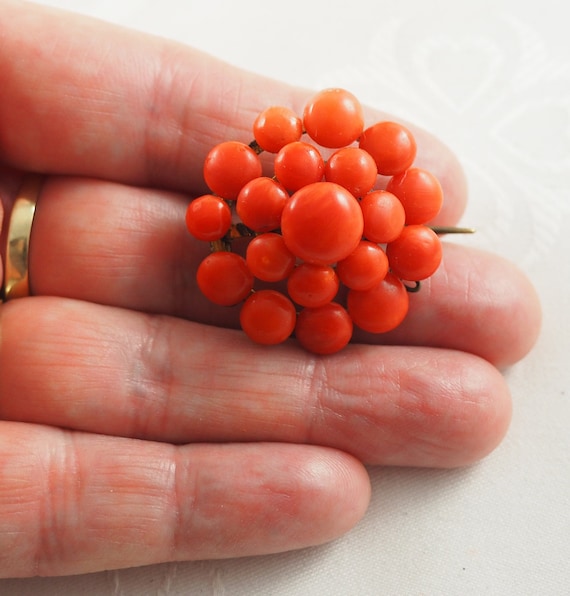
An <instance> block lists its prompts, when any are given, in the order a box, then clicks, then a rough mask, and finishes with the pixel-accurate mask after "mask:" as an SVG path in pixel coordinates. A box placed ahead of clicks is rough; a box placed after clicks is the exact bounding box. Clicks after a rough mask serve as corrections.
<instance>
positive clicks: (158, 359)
mask: <svg viewBox="0 0 570 596" xmlns="http://www.w3.org/2000/svg"><path fill="white" fill-rule="evenodd" d="M0 313H1V320H0V324H1V328H2V339H1V344H0V395H1V396H2V400H1V402H0V418H1V419H4V420H18V421H28V422H35V423H41V424H49V425H53V426H59V427H67V428H73V429H78V430H84V431H90V432H94V433H102V434H110V435H123V436H129V437H137V438H141V439H152V440H160V441H167V442H175V443H188V442H204V441H215V442H220V441H222V442H225V441H278V442H294V443H314V444H319V445H325V446H330V447H334V448H337V449H341V450H343V451H347V452H349V453H351V454H353V455H355V456H356V457H358V458H359V459H361V460H362V461H364V462H366V463H370V464H391V465H407V466H437V467H449V466H458V465H464V464H467V463H471V462H473V461H475V460H477V459H480V458H481V457H483V456H484V455H486V454H487V453H488V452H489V451H491V450H492V449H493V448H494V447H495V446H496V445H497V444H498V442H499V441H500V439H501V438H502V437H503V435H504V433H505V431H506V429H507V426H508V423H509V418H510V397H509V392H508V389H507V386H506V384H505V382H504V380H503V378H502V377H501V375H500V374H499V373H498V372H497V370H496V369H495V368H494V367H493V366H491V365H490V364H488V363H487V362H485V361H483V360H481V359H479V358H477V357H475V356H471V355H469V354H466V353H463V352H456V351H448V350H439V349H430V348H419V347H418V348H404V347H399V348H394V347H390V348H388V347H373V346H350V347H348V348H347V349H346V350H345V351H343V352H342V353H339V354H337V355H335V356H333V357H328V358H319V357H311V356H310V355H308V354H306V353H305V352H303V351H302V350H301V349H299V348H298V347H297V346H296V345H295V343H294V342H290V343H289V344H285V345H283V346H279V347H276V348H275V349H274V350H273V351H272V352H271V357H270V358H268V352H267V348H265V347H261V346H257V345H254V344H252V343H251V342H250V341H249V340H248V339H247V338H246V337H245V336H244V335H243V334H242V333H240V332H236V331H231V330H225V329H218V328H212V327H206V326H203V325H199V324H196V323H190V322H186V321H180V320H177V319H173V318H168V317H156V316H154V317H153V316H149V315H142V314H139V313H134V312H128V311H124V310H122V309H115V308H111V307H103V306H97V305H93V304H88V303H82V302H77V301H70V300H63V299H55V298H41V297H34V298H28V299H22V300H17V301H13V302H9V303H7V304H5V305H4V306H3V307H2V310H1V311H0Z"/></svg>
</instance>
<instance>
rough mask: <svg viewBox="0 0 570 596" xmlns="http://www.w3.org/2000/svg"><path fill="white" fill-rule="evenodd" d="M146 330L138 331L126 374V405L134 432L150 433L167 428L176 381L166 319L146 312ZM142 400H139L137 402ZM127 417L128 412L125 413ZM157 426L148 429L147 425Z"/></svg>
mask: <svg viewBox="0 0 570 596" xmlns="http://www.w3.org/2000/svg"><path fill="white" fill-rule="evenodd" d="M145 325H146V330H145V332H144V333H140V334H139V336H138V338H139V340H138V342H137V347H136V352H137V354H136V355H135V357H131V359H130V360H131V363H132V366H131V371H130V372H129V374H128V375H127V378H128V391H129V395H128V397H127V400H126V401H127V403H130V404H131V405H130V406H127V409H128V410H129V411H130V412H132V414H131V432H132V433H133V435H134V436H152V435H155V434H158V435H159V434H160V433H161V432H164V430H166V429H167V428H169V426H170V424H169V422H170V418H171V409H172V408H171V404H172V402H173V399H174V397H173V393H172V392H173V390H174V388H175V387H176V385H177V382H176V375H175V373H174V370H173V368H172V362H173V358H172V354H171V353H170V345H171V342H170V341H169V337H170V327H171V325H170V321H168V320H167V319H166V317H162V316H154V317H151V316H146V317H145ZM141 402H142V403H141ZM127 419H128V416H127ZM153 428H154V429H157V430H154V431H150V429H153Z"/></svg>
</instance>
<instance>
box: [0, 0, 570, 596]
mask: <svg viewBox="0 0 570 596" xmlns="http://www.w3.org/2000/svg"><path fill="white" fill-rule="evenodd" d="M45 3H46V4H52V5H56V6H60V7H63V8H68V9H73V10H76V11H80V12H84V13H87V14H92V15H95V16H98V17H102V18H105V19H107V20H112V21H115V22H118V23H122V24H126V25H129V26H131V27H135V28H138V29H142V30H146V31H149V32H153V33H158V34H160V35H164V36H168V37H171V38H176V39H178V40H180V41H183V42H186V43H188V44H191V45H194V46H197V47H199V48H202V49H204V50H206V51H209V52H210V53H212V54H215V55H217V56H219V57H221V58H223V59H226V60H227V61H229V62H232V63H234V64H236V65H239V66H242V67H245V68H247V69H250V70H254V71H257V72H260V73H262V74H267V75H271V76H273V77H275V78H279V79H283V80H286V81H288V82H291V83H295V84H301V85H305V86H308V87H312V88H314V89H319V88H322V87H324V86H331V85H335V86H344V87H346V88H348V89H350V90H351V91H353V92H354V93H355V94H356V95H357V96H358V97H359V98H360V99H361V100H362V101H363V102H366V103H370V104H373V105H375V106H377V107H379V108H383V109H387V110H391V111H393V112H395V113H397V114H398V115H400V116H402V117H405V118H408V119H410V120H413V121H415V122H416V123H418V124H420V125H423V126H424V127H427V128H428V129H430V130H432V131H433V132H435V133H437V134H438V135H439V136H440V137H442V138H443V139H444V140H445V141H446V142H447V143H448V144H450V145H451V146H452V147H453V149H454V150H455V151H456V152H457V153H458V154H459V156H460V157H461V159H462V161H463V163H464V165H465V168H466V171H467V173H468V177H469V183H470V189H471V204H470V206H469V208H468V211H467V213H466V215H465V217H464V222H465V223H466V224H469V225H473V226H475V227H476V228H477V229H478V234H477V236H476V238H470V239H469V242H470V243H474V244H476V245H480V246H483V247H486V248H490V249H492V250H494V251H496V252H498V253H500V254H502V255H505V256H507V257H509V258H511V259H513V260H514V261H516V262H517V263H518V264H519V265H520V267H521V268H522V269H523V270H524V271H525V272H526V273H527V274H528V275H529V276H530V277H531V278H532V279H533V280H534V282H535V284H536V285H537V287H538V290H539V292H540V296H541V299H542V303H543V308H544V328H543V332H542V335H541V338H540V341H539V343H538V345H537V347H536V349H535V350H534V351H533V352H532V353H531V354H530V355H529V356H528V357H527V358H526V359H525V360H524V361H523V362H521V363H520V364H518V365H516V366H515V367H513V368H512V369H511V370H509V371H508V372H507V378H508V381H509V384H510V387H511V389H512V393H513V398H514V404H515V410H514V419H513V424H512V427H511V429H510V432H509V434H508V437H507V439H506V440H505V442H504V443H503V444H502V445H501V447H500V448H499V449H498V450H497V451H496V452H495V453H494V454H493V455H491V456H490V457H489V458H488V459H486V460H485V461H484V462H482V463H481V464H479V465H477V466H475V467H473V468H471V469H468V470H459V471H433V470H415V469H371V470H370V474H371V478H372V484H373V490H374V493H373V498H372V504H371V507H370V510H369V512H368V514H367V516H366V518H365V519H364V520H363V522H362V523H361V524H360V525H359V526H358V527H357V528H356V529H355V530H354V531H353V532H351V533H350V534H349V535H348V536H346V537H345V538H343V539H340V540H338V541H336V542H334V543H332V544H330V545H327V546H323V547H320V548H315V549H311V550H306V551H302V552H295V553H287V554H284V555H276V556H270V557H262V558H248V559H239V560H228V561H215V562H199V563H180V564H171V565H159V566H154V567H148V568H143V569H132V570H123V571H117V572H104V573H98V574H93V575H90V576H79V577H69V578H56V579H29V580H4V581H0V594H6V595H10V596H11V595H15V596H20V595H21V596H23V595H28V594H34V595H35V594H42V595H48V596H49V595H56V594H57V595H61V594H82V595H85V596H90V595H97V596H100V595H117V596H118V595H121V596H130V595H143V596H145V595H154V594H156V595H161V596H162V595H182V594H184V595H186V594H188V595H194V594H196V595H198V594H200V595H209V594H213V595H228V596H230V595H232V596H233V595H244V596H255V595H259V596H267V595H274V596H278V595H283V596H290V595H317V594H318V595H352V594H354V595H418V596H419V595H439V594H451V595H455V594H458V595H459V594H461V595H479V594H486V595H488V596H491V595H510V594H513V595H515V594H516V595H517V596H521V595H541V596H542V595H564V594H570V432H569V426H570V383H569V381H570V373H569V370H570V366H569V365H568V354H569V352H570V314H569V309H568V302H569V300H568V296H569V294H570V271H569V270H570V266H569V263H568V261H569V257H570V233H569V232H568V219H569V217H570V38H569V36H568V33H567V29H568V26H567V25H568V15H567V14H565V12H566V11H567V10H568V9H567V6H568V5H567V3H565V2H564V1H563V0H560V1H558V0H543V1H542V2H531V1H529V0H503V1H501V0H493V1H487V0H485V1H478V2H472V3H467V2H457V1H455V0H439V1H435V0H434V1H432V2H426V1H423V0H399V1H398V2H394V1H392V0H391V1H388V0H370V1H367V0H351V1H350V2H349V1H347V0H320V1H312V2H310V1H307V0H283V1H281V2H272V1H270V0H240V1H230V0H207V1H204V0H201V1H197V0H186V1H184V0H161V1H160V2H153V1H151V0H122V1H121V0H119V1H118V0H113V1H111V0H47V1H46V2H45ZM459 241H461V240H459Z"/></svg>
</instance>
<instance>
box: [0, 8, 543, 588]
mask: <svg viewBox="0 0 570 596" xmlns="http://www.w3.org/2000/svg"><path fill="white" fill-rule="evenodd" d="M0 14H1V16H0V26H1V27H2V31H3V35H2V38H1V46H0V47H1V51H0V80H1V81H2V89H1V92H0V162H1V164H2V167H1V170H0V196H1V197H2V203H3V205H4V208H5V209H6V213H9V212H10V206H11V203H12V202H13V200H14V197H15V195H16V192H17V190H18V187H19V185H20V183H21V182H22V180H23V179H24V176H25V172H41V173H44V174H46V180H45V183H44V185H43V188H42V191H41V195H40V198H39V201H38V205H37V211H36V216H35V220H34V227H33V233H32V238H31V245H30V259H29V260H30V279H31V287H32V290H33V294H34V295H33V296H32V297H28V298H22V299H17V300H13V301H10V302H8V303H6V304H4V305H2V306H1V308H0V317H1V319H0V324H1V334H0V419H1V422H0V462H1V463H0V474H1V480H0V575H3V576H11V577H15V576H29V575H36V574H41V575H62V574H71V573H85V572H92V571H97V570H102V569H108V568H119V567H127V566H137V565H146V564H151V563H157V562H163V561H171V560H184V559H198V558H214V557H231V556H243V555H251V554H259V553H270V552H276V551H280V550H287V549H293V548H299V547H304V546H309V545H313V544H317V543H321V542H323V541H327V540H330V539H332V538H334V537H336V536H338V535H340V534H342V533H344V532H346V531H347V530H348V529H349V528H351V527H352V526H353V525H354V524H355V523H356V522H357V521H358V520H359V519H360V518H361V516H362V515H363V513H364V511H365V510H366V506H367V503H368V499H369V491H370V488H369V482H368V477H367V474H366V471H365V468H364V467H363V464H373V465H403V466H436V467H451V466H460V465H466V464H469V463H471V462H474V461H476V460H478V459H479V458H481V457H483V456H484V455H486V454H487V453H488V452H489V451H491V450H492V449H493V448H494V447H495V446H496V445H497V444H498V443H499V441H500V440H501V438H502V437H503V435H504V433H505V431H506V428H507V426H508V422H509V418H510V408H511V406H510V398H509V393H508V389H507V386H506V384H505V382H504V380H503V378H502V376H501V375H500V373H499V371H498V368H497V367H504V366H507V365H509V364H511V363H513V362H516V361H517V360H518V359H520V358H521V357H522V356H524V354H525V353H526V352H527V351H528V350H529V349H530V348H531V346H532V344H533V343H534V340H535V338H536V336H537V333H538V328H539V324H540V313H539V306H538V302H537V298H536V295H535V293H534V290H533V289H532V287H531V286H530V284H529V282H528V281H527V280H526V278H524V276H522V274H521V273H519V272H518V271H517V270H516V269H515V268H514V266H513V265H511V264H510V263H508V262H505V261H504V260H502V259H500V258H498V257H496V256H494V255H491V254H488V253H485V252H481V251H479V250H475V249H473V248H467V247H464V246H458V245H453V244H448V245H446V247H445V258H444V264H443V266H442V268H441V270H440V271H439V272H438V273H437V274H436V275H435V276H434V278H433V279H432V280H431V281H430V282H426V283H425V284H423V287H422V291H421V292H420V293H419V294H417V295H415V296H414V307H413V309H412V312H411V313H410V315H409V317H408V319H407V322H406V323H405V324H404V325H403V326H402V327H401V328H399V329H398V330H397V331H395V332H393V333H391V334H387V335H386V336H381V337H376V338H373V337H370V336H365V335H364V334H363V335H360V336H358V337H357V338H356V339H357V340H358V341H360V342H362V343H356V342H355V343H354V344H353V345H351V346H349V347H347V348H346V349H345V350H344V351H343V352H341V353H339V354H337V355H335V356H332V357H326V358H319V357H315V356H312V355H310V354H308V353H306V352H304V351H302V350H301V349H300V348H299V347H298V346H297V345H296V344H295V343H294V342H291V343H287V344H284V345H282V346H279V347H275V348H272V349H270V350H268V349H266V348H263V347H259V346H256V345H254V344H252V343H251V342H250V341H249V340H248V339H247V338H246V337H245V336H244V335H243V334H242V333H241V332H239V331H236V330H235V329H234V328H235V327H236V323H237V317H236V310H235V309H220V308H216V307H211V306H209V305H208V304H207V302H206V300H205V299H203V298H202V297H201V296H200V293H199V291H198V290H197V288H196V285H195V282H194V273H195V268H196V266H197V263H198V262H199V260H200V259H201V258H202V257H203V256H204V254H205V250H207V247H204V246H201V245H199V243H196V242H194V241H193V240H192V239H191V238H190V236H189V234H188V233H187V232H186V230H185V226H184V212H185V209H186V205H187V203H188V201H189V199H190V197H192V196H196V195H197V194H199V193H201V192H203V191H204V187H203V186H202V184H203V183H202V179H201V167H202V162H203V159H204V156H205V154H206V152H207V151H208V150H209V149H210V148H211V147H212V146H213V145H214V144H215V143H217V142H219V141H220V140H226V139H240V140H244V141H248V140H250V137H251V133H250V131H249V127H250V125H251V122H252V120H253V117H254V116H255V114H256V113H257V112H259V111H260V110H261V109H263V108H265V107H266V106H268V105H270V104H277V103H279V104H283V105H289V106H291V107H293V108H294V109H296V110H297V111H298V112H299V111H301V108H302V105H303V103H304V102H305V100H306V99H307V97H308V96H309V93H308V92H306V91H303V90H300V89H293V88H290V87H287V86H285V85H283V84H279V83H277V82H274V81H268V80H265V79H262V78H260V77H257V76H254V75H251V74H248V73H244V72H239V71H237V70H235V69H233V68H231V67H229V66H227V65H225V64H222V63H219V62H217V61H215V60H214V59H212V58H210V57H208V56H205V55H202V54H200V53H198V52H196V51H193V50H191V49H189V48H185V47H181V46H179V45H176V44H173V43H170V42H168V41H164V40H159V39H154V38H150V37H147V36H144V35H141V34H138V33H133V32H127V31H123V30H120V29H117V28H114V27H111V26H107V25H104V24H101V23H99V22H95V21H90V20H87V19H83V18H78V17H75V16H70V15H62V14H61V13H55V12H53V11H49V10H44V9H39V8H36V7H31V6H26V5H22V4H20V3H17V2H16V3H14V2H6V1H3V2H2V4H1V11H0ZM369 115H370V116H371V118H372V117H373V118H374V119H376V120H377V119H379V117H380V114H379V113H377V112H372V111H371V112H370V114H369ZM414 133H415V134H416V137H417V139H418V141H419V154H420V155H422V156H424V157H423V159H424V161H423V165H425V166H426V167H428V168H429V169H431V170H432V171H433V172H434V173H436V174H437V175H438V176H439V178H440V180H441V181H442V184H443V186H444V189H445V195H446V205H445V208H444V210H443V211H442V213H441V214H440V216H438V223H440V224H447V225H453V224H455V223H456V222H457V220H458V218H459V217H460V215H461V213H462V211H463V209H464V206H465V201H466V190H465V183H464V178H463V175H462V173H461V170H460V168H459V166H458V163H457V161H456V159H455V158H454V157H453V155H452V154H451V153H450V152H449V151H448V150H447V149H446V148H445V147H443V146H442V145H441V143H439V142H438V141H437V140H436V139H435V138H432V137H431V136H430V135H428V134H427V133H425V132H422V131H421V130H418V129H415V128H414ZM380 341H381V342H383V343H384V344H385V345H373V342H380ZM390 344H392V345H390Z"/></svg>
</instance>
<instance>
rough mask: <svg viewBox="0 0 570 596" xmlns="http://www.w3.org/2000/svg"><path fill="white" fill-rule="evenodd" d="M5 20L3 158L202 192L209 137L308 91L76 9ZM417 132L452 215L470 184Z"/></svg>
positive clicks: (226, 134)
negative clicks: (75, 13) (87, 14)
mask: <svg viewBox="0 0 570 596" xmlns="http://www.w3.org/2000/svg"><path fill="white" fill-rule="evenodd" d="M0 21H1V23H3V24H4V25H5V26H4V27H3V40H2V51H1V52H0V80H2V85H3V92H2V94H1V96H0V158H1V159H3V160H4V161H5V162H6V163H8V164H10V165H12V166H14V167H17V168H19V169H22V170H32V171H41V172H44V173H60V174H74V175H87V176H94V177H99V178H107V179H110V180H116V181H120V182H124V183H127V184H133V185H139V186H158V187H162V188H169V189H178V190H181V189H184V190H186V191H190V192H195V193H198V192H201V191H203V189H204V187H203V186H202V185H203V183H202V173H201V170H202V162H203V159H204V156H205V155H206V153H207V151H208V150H209V149H210V148H211V147H212V145H214V144H215V143H217V142H219V141H221V140H227V139H233V140H242V141H244V142H249V141H250V140H251V138H252V133H251V124H252V122H253V120H254V117H255V115H256V114H257V113H258V112H259V111H261V110H262V109H263V108H265V107H267V106H268V105H274V104H282V105H287V106H289V107H291V108H292V109H294V110H296V111H297V112H300V111H301V110H302V107H303V105H304V103H305V101H306V100H307V98H308V96H309V93H308V92H307V91H306V90H303V89H298V88H293V87H290V86H287V85H283V84H280V83H277V82H275V81H271V80H267V79H265V78H263V77H260V76H256V75H254V74H251V73H246V72H243V71H239V70H238V69H235V68H233V67H231V66H229V65H227V64H224V63H222V62H220V61H218V60H216V59H214V58H213V57H211V56H208V55H205V54H202V53H200V52H197V51H195V50H192V49H190V48H188V47H185V46H182V45H180V44H177V43H173V42H170V41H167V40H163V39H159V38H155V37H151V36H148V35H144V34H141V33H137V32H133V31H127V30H124V29H121V28H119V27H116V26H111V25H107V24H104V23H101V22H98V21H95V20H91V19H87V18H84V17H81V16H78V15H72V14H67V13H61V12H59V11H54V10H52V9H46V8H40V7H32V6H29V5H22V4H20V3H11V2H8V3H7V4H6V3H5V2H3V3H2V15H1V16H0ZM369 117H370V119H371V121H372V122H373V121H375V120H378V119H380V118H385V117H387V116H386V115H385V114H381V113H380V112H370V113H369ZM413 132H414V134H415V136H416V139H417V141H418V146H419V155H420V156H422V157H420V160H419V162H418V163H419V165H422V166H424V167H427V168H429V169H430V170H432V171H433V172H434V173H435V174H436V175H438V177H439V178H440V180H441V182H442V185H443V186H444V190H445V191H446V196H447V198H448V200H447V205H446V207H445V209H446V210H454V213H455V215H448V216H446V219H447V220H456V219H457V214H458V213H461V212H462V210H463V206H464V203H465V195H466V192H465V184H464V178H463V174H462V172H461V168H460V167H459V165H458V163H457V160H456V159H455V157H454V156H453V154H452V153H451V152H450V151H449V150H448V149H447V148H446V147H445V146H444V145H443V144H441V143H440V142H438V141H436V140H435V139H434V138H433V137H432V136H431V135H429V134H428V133H426V132H424V131H422V130H420V129H418V128H413ZM423 148H424V149H426V151H423V150H422V149H423ZM427 149H429V151H428V150H427Z"/></svg>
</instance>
